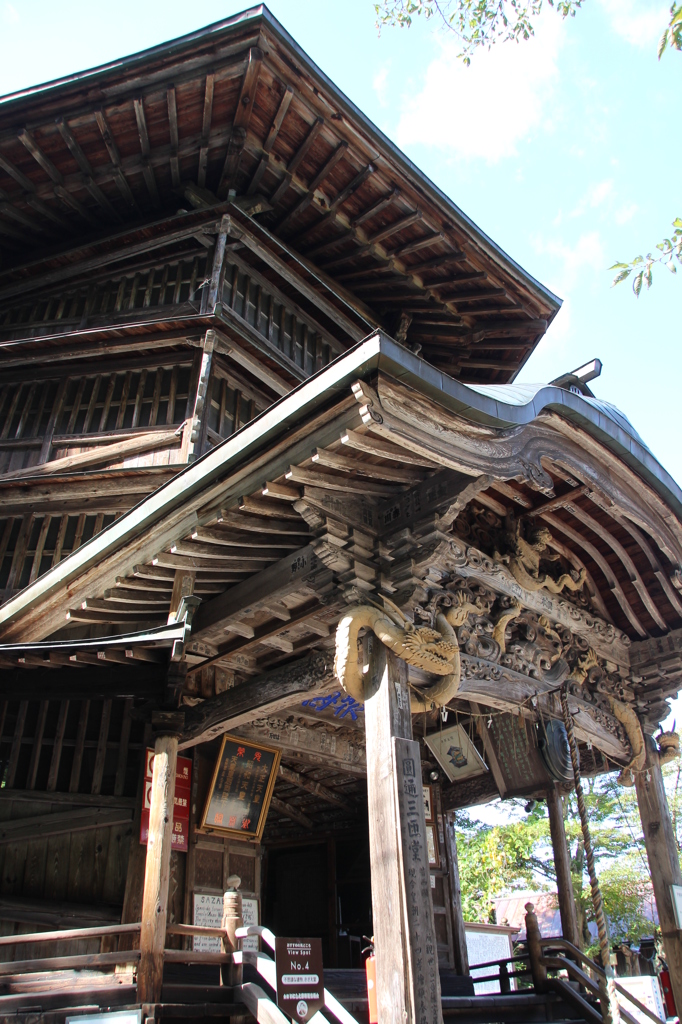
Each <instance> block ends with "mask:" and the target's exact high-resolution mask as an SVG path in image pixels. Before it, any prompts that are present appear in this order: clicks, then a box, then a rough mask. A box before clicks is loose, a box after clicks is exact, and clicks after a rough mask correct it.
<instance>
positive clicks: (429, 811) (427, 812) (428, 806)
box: [422, 786, 436, 821]
mask: <svg viewBox="0 0 682 1024" xmlns="http://www.w3.org/2000/svg"><path fill="white" fill-rule="evenodd" d="M422 792H423V794H424V817H425V818H426V820H427V821H435V820H436V819H435V818H434V815H433V789H432V788H431V786H422Z"/></svg>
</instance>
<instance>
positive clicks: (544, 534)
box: [495, 516, 587, 594]
mask: <svg viewBox="0 0 682 1024" xmlns="http://www.w3.org/2000/svg"><path fill="white" fill-rule="evenodd" d="M551 539H552V535H551V533H550V532H549V530H548V529H547V527H546V526H542V527H540V528H539V529H537V530H535V531H534V533H533V535H532V537H531V538H530V539H529V540H526V539H525V537H524V536H523V533H522V530H521V521H520V520H517V519H515V518H514V517H513V516H508V517H507V524H506V540H507V544H508V546H509V554H506V555H500V554H499V552H497V551H496V552H495V559H496V560H497V561H501V562H506V563H507V564H508V565H509V569H510V572H511V574H512V576H513V577H514V579H515V580H516V581H517V583H520V584H521V586H522V587H523V588H524V589H525V590H541V589H542V587H546V588H547V590H549V591H550V592H551V593H552V594H560V593H561V592H562V590H564V589H566V590H574V591H575V590H580V589H581V587H582V585H583V583H584V582H585V579H586V576H587V572H586V570H585V569H584V568H582V569H581V570H580V572H576V571H575V570H573V571H571V572H566V573H563V575H561V576H560V577H559V579H557V580H555V579H554V578H553V577H552V576H550V575H549V573H546V572H541V571H540V562H541V560H542V559H544V560H545V561H549V562H555V561H557V559H558V557H559V556H558V555H556V554H553V553H551V552H550V551H549V542H550V541H551Z"/></svg>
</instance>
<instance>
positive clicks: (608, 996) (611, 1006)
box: [561, 683, 620, 1024]
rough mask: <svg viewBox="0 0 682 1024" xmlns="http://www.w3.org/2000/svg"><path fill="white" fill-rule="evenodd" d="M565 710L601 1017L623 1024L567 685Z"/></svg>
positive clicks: (563, 701) (563, 691) (563, 692)
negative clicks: (595, 937)
mask: <svg viewBox="0 0 682 1024" xmlns="http://www.w3.org/2000/svg"><path fill="white" fill-rule="evenodd" d="M561 710H562V712H563V716H564V726H565V727H566V736H567V737H568V747H569V750H570V751H571V763H572V765H573V778H574V780H575V795H576V797H577V799H578V813H579V814H580V827H581V828H582V833H583V844H584V846H585V860H586V861H587V870H588V873H589V876H590V888H591V890H592V905H593V907H594V916H595V919H596V922H597V931H598V932H599V951H600V953H601V962H602V967H603V968H604V973H605V975H606V983H604V979H603V978H601V977H600V979H599V988H600V993H601V996H600V1002H601V1015H602V1018H603V1020H604V1024H620V1006H619V1005H618V996H617V995H616V982H615V978H614V974H613V968H612V967H611V950H610V948H609V936H608V932H607V930H606V917H605V916H604V902H603V900H602V896H601V890H600V888H599V879H598V878H597V869H596V867H595V863H594V848H593V846H592V836H591V835H590V825H589V822H588V820H587V808H586V806H585V797H584V795H583V787H582V783H581V781H580V764H579V763H578V747H577V745H576V742H575V733H574V732H573V716H572V715H571V712H570V710H569V707H568V685H567V684H566V683H564V684H563V686H562V687H561Z"/></svg>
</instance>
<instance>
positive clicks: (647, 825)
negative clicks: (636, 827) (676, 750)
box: [635, 736, 682, 1012]
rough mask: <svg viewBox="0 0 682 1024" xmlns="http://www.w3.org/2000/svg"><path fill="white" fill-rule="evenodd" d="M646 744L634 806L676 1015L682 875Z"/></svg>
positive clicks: (681, 980) (681, 988)
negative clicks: (675, 889)
mask: <svg viewBox="0 0 682 1024" xmlns="http://www.w3.org/2000/svg"><path fill="white" fill-rule="evenodd" d="M645 742H646V762H645V764H644V768H643V770H642V771H641V772H635V787H636V790H637V805H638V807H639V816H640V818H641V821H642V831H643V832H644V842H645V844H646V853H647V858H648V860H649V870H650V872H651V882H652V885H653V887H654V896H655V897H656V907H657V909H658V920H659V924H660V928H661V935H662V937H663V947H664V949H665V959H666V961H667V964H668V970H669V971H670V980H671V982H672V986H673V996H674V998H675V1005H676V1006H677V1007H678V1012H679V1008H680V1007H682V932H681V931H679V930H678V928H677V925H676V923H675V914H674V911H673V902H672V893H671V891H670V886H671V885H682V872H681V871H680V862H679V859H678V854H677V845H676V843H675V835H674V832H673V827H672V821H671V820H670V810H669V809H668V801H667V798H666V795H665V789H664V786H663V776H662V774H661V764H660V761H659V757H658V751H657V748H656V744H655V742H654V740H653V739H652V738H651V736H647V737H645Z"/></svg>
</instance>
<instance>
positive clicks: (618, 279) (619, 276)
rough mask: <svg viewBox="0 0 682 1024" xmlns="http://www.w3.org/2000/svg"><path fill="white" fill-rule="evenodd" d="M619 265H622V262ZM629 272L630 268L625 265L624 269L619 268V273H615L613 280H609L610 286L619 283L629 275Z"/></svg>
mask: <svg viewBox="0 0 682 1024" xmlns="http://www.w3.org/2000/svg"><path fill="white" fill-rule="evenodd" d="M621 266H623V264H621ZM611 269H613V268H611ZM631 273H632V268H631V267H627V266H626V267H625V270H621V272H620V274H616V276H615V277H614V279H613V281H612V282H611V287H612V288H613V286H614V285H617V284H620V282H621V281H624V280H625V279H626V278H627V277H629V276H630V274H631Z"/></svg>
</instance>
